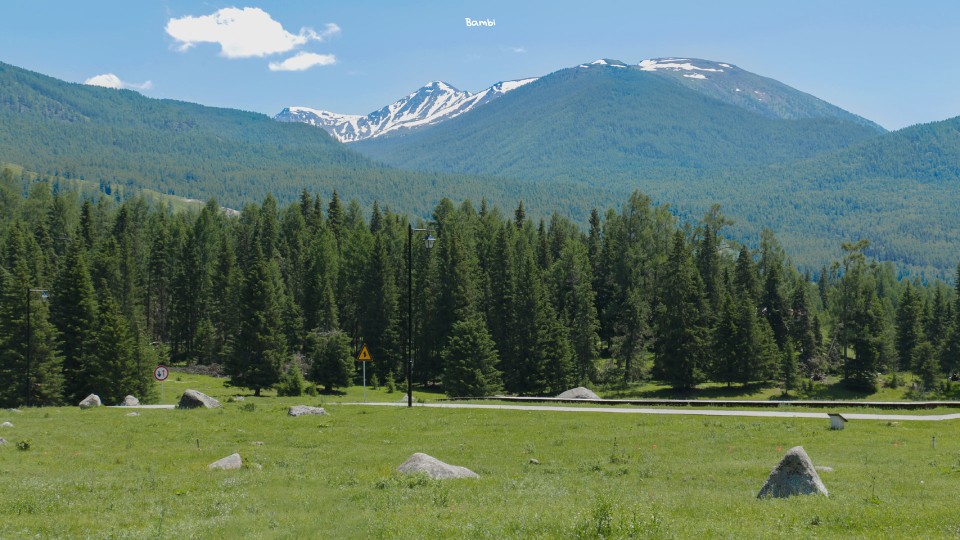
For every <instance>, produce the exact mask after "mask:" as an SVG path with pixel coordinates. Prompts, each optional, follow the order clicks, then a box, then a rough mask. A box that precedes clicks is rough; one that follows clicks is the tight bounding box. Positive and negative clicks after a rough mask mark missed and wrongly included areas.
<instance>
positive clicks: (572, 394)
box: [557, 386, 600, 399]
mask: <svg viewBox="0 0 960 540" xmlns="http://www.w3.org/2000/svg"><path fill="white" fill-rule="evenodd" d="M557 397H558V398H560V399H600V396H598V395H596V394H594V393H593V390H590V389H589V388H584V387H582V386H578V387H577V388H571V389H570V390H567V391H566V392H564V393H562V394H560V395H559V396H557Z"/></svg>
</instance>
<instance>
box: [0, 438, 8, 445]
mask: <svg viewBox="0 0 960 540" xmlns="http://www.w3.org/2000/svg"><path fill="white" fill-rule="evenodd" d="M5 444H7V440H6V439H4V438H3V437H0V446H3V445H5Z"/></svg>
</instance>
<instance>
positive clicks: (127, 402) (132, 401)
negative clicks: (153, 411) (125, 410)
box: [120, 396, 140, 407]
mask: <svg viewBox="0 0 960 540" xmlns="http://www.w3.org/2000/svg"><path fill="white" fill-rule="evenodd" d="M120 406H121V407H139V406H140V400H139V399H137V398H135V397H133V396H127V397H125V398H123V401H121V402H120Z"/></svg>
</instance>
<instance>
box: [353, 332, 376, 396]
mask: <svg viewBox="0 0 960 540" xmlns="http://www.w3.org/2000/svg"><path fill="white" fill-rule="evenodd" d="M371 360H373V357H372V356H370V349H368V348H367V344H366V343H364V344H363V347H360V354H358V355H357V362H360V363H361V364H363V401H364V402H366V401H367V362H369V361H371Z"/></svg>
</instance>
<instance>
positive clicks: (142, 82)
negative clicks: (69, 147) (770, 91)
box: [0, 0, 960, 129]
mask: <svg viewBox="0 0 960 540" xmlns="http://www.w3.org/2000/svg"><path fill="white" fill-rule="evenodd" d="M0 6H2V7H0V13H2V15H3V20H4V24H3V29H2V31H0V61H3V62H6V63H10V64H14V65H16V66H20V67H24V68H27V69H30V70H34V71H38V72H41V73H44V74H47V75H51V76H54V77H57V78H60V79H64V80H67V81H72V82H84V81H87V80H89V79H91V78H93V77H95V76H108V75H113V76H114V77H115V78H109V77H103V78H99V79H98V80H99V81H100V82H101V84H113V85H120V84H124V85H126V87H129V88H136V89H138V91H140V92H141V93H143V94H144V95H147V96H150V97H157V98H172V99H180V100H186V101H193V102H198V103H202V104H204V105H211V106H219V107H231V108H239V109H244V110H252V111H258V112H263V113H266V114H271V115H272V114H275V113H277V112H279V111H280V109H282V108H283V107H285V106H288V105H300V106H308V107H314V108H320V109H326V110H330V111H335V112H340V113H353V114H366V113H368V112H371V111H373V110H375V109H378V108H379V107H381V106H383V105H386V104H388V103H390V102H392V101H394V100H396V99H398V98H400V97H402V96H404V95H406V94H408V93H410V92H413V91H414V90H416V89H417V88H419V87H420V86H422V85H423V84H424V83H426V82H428V81H431V80H438V79H439V80H443V81H446V82H448V83H450V84H452V85H454V86H456V87H458V88H460V89H463V90H470V91H477V90H481V89H483V88H486V87H487V86H490V85H492V84H494V83H496V82H498V81H501V80H510V79H519V78H525V77H531V76H539V75H544V74H547V73H549V72H552V71H555V70H557V69H561V68H564V67H571V66H574V65H576V64H579V63H581V62H585V61H591V60H594V59H597V58H601V57H606V58H615V59H618V60H622V61H624V62H627V63H630V64H635V63H638V62H640V61H641V60H643V59H646V58H656V57H665V56H682V57H692V58H705V59H709V60H716V61H720V62H729V63H733V64H737V65H738V66H740V67H741V68H743V69H746V70H749V71H752V72H754V73H757V74H760V75H763V76H767V77H771V78H774V79H777V80H779V81H781V82H784V83H786V84H788V85H790V86H793V87H795V88H798V89H800V90H803V91H805V92H808V93H811V94H813V95H815V96H817V97H820V98H822V99H825V100H827V101H829V102H831V103H834V104H835V105H838V106H840V107H843V108H845V109H847V110H849V111H851V112H854V113H857V114H860V115H862V116H864V117H866V118H869V119H871V120H874V121H876V122H878V123H879V124H881V125H883V126H884V127H887V128H889V129H898V128H901V127H904V126H907V125H911V124H916V123H920V122H929V121H935V120H943V119H946V118H950V117H954V116H960V92H958V91H957V90H956V89H957V88H958V87H960V63H958V62H956V61H955V60H954V58H953V57H954V56H955V54H956V53H957V52H958V51H960V32H958V31H957V30H958V29H960V3H958V2H932V1H922V0H921V1H915V2H909V3H908V2H902V1H884V0H873V1H863V0H843V1H836V0H832V1H820V0H805V1H786V0H781V1H775V0H767V1H724V2H718V1H691V0H671V1H670V2H664V1H659V2H644V1H632V2H630V1H614V0H611V1H607V0H581V1H568V0H554V1H551V2H544V1H518V0H511V1H502V0H487V1H484V2H470V3H467V2H450V1H447V2H439V1H437V2H433V1H431V2H399V1H396V0H393V1H386V0H384V1H380V0H353V1H339V2H332V1H318V0H307V1H302V0H284V1H276V2H266V1H260V2H255V1H252V0H251V1H249V2H239V3H234V2H219V1H208V2H196V1H179V0H170V1H148V0H135V1H131V0H122V1H84V2H77V1H75V0H74V1H71V2H62V1H57V0H49V1H38V0H4V1H3V3H2V4H0ZM245 8H246V9H245ZM466 18H471V19H474V20H486V19H492V20H495V21H496V25H495V26H492V27H491V26H486V27H483V26H480V27H469V26H467V25H466V21H465V19H466ZM228 20H229V21H231V22H230V23H227V22H226V21H228Z"/></svg>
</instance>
